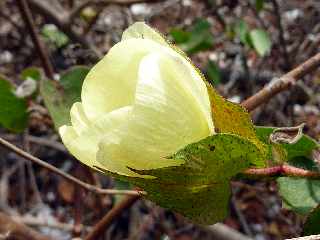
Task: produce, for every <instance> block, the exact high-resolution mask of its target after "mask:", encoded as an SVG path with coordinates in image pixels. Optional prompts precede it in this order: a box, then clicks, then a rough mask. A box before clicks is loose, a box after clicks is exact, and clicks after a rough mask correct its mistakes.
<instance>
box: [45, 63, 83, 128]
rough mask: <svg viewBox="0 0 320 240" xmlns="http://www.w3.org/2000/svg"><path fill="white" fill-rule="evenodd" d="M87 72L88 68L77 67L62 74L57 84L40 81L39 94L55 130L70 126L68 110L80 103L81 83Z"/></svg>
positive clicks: (50, 81)
mask: <svg viewBox="0 0 320 240" xmlns="http://www.w3.org/2000/svg"><path fill="white" fill-rule="evenodd" d="M88 72H89V68H88V67H84V66H77V67H73V68H71V69H69V70H68V71H67V72H65V73H64V74H62V76H61V78H60V81H59V82H56V83H55V82H53V81H52V80H48V79H46V80H45V79H44V80H42V81H41V84H40V92H41V95H42V97H43V99H44V101H45V104H46V106H47V108H48V110H49V112H50V114H51V117H52V119H53V121H54V124H55V127H56V128H59V127H60V126H62V125H65V124H70V108H71V106H72V104H73V103H75V102H78V101H80V94H81V87H82V83H83V80H84V78H85V76H86V75H87V73H88Z"/></svg>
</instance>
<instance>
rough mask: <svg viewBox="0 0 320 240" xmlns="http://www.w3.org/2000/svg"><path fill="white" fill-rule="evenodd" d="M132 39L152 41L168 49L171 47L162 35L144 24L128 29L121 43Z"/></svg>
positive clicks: (139, 23)
mask: <svg viewBox="0 0 320 240" xmlns="http://www.w3.org/2000/svg"><path fill="white" fill-rule="evenodd" d="M131 38H140V39H150V40H152V41H155V42H157V43H159V44H161V45H164V46H166V47H169V46H170V45H169V43H168V42H167V41H166V39H165V38H164V37H163V36H162V34H161V33H159V32H158V31H156V30H155V29H153V28H151V27H149V26H148V25H147V24H145V23H144V22H136V23H134V24H132V25H131V26H130V27H128V28H127V29H126V30H125V31H124V32H123V34H122V38H121V41H123V40H128V39H131Z"/></svg>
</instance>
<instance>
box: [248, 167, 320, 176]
mask: <svg viewBox="0 0 320 240" xmlns="http://www.w3.org/2000/svg"><path fill="white" fill-rule="evenodd" d="M243 174H244V175H245V176H247V177H302V178H312V179H320V173H319V172H313V171H309V170H304V169H301V168H296V167H293V166H290V165H287V164H283V165H279V166H274V167H268V168H249V169H247V170H245V171H244V172H243Z"/></svg>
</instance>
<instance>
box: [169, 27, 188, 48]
mask: <svg viewBox="0 0 320 240" xmlns="http://www.w3.org/2000/svg"><path fill="white" fill-rule="evenodd" d="M170 35H171V37H172V38H173V40H174V42H175V43H177V44H180V43H185V42H187V41H188V40H189V39H190V37H191V33H190V32H187V31H184V30H182V29H179V28H173V29H171V30H170Z"/></svg>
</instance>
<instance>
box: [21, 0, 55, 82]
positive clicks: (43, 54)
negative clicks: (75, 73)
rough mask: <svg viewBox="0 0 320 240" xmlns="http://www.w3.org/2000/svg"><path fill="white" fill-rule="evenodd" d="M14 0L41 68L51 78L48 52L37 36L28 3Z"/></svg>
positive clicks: (51, 69)
mask: <svg viewBox="0 0 320 240" xmlns="http://www.w3.org/2000/svg"><path fill="white" fill-rule="evenodd" d="M16 1H17V4H18V7H19V10H20V13H21V15H22V17H23V19H24V21H25V23H26V25H27V27H28V30H29V32H30V36H31V39H32V41H33V43H34V45H35V47H36V50H37V52H38V55H39V57H40V59H41V63H42V66H43V69H44V71H45V73H46V75H47V77H48V78H49V79H53V77H54V71H53V67H52V65H51V63H50V60H49V55H48V52H47V51H46V49H45V48H44V47H43V45H42V42H41V40H40V38H39V36H38V33H37V30H36V27H35V24H34V21H33V18H32V14H31V11H30V8H29V5H28V3H27V1H26V0H16Z"/></svg>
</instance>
